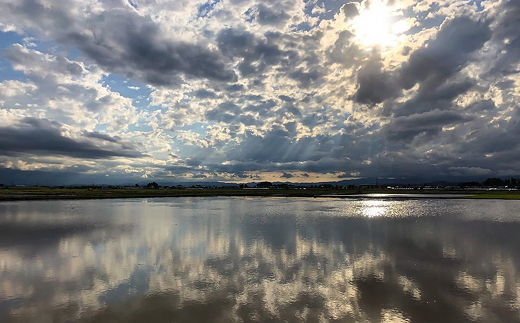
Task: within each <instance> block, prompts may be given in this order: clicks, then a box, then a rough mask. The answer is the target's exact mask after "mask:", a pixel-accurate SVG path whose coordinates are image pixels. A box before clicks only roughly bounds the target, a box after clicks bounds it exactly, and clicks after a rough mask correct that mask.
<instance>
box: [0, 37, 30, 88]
mask: <svg viewBox="0 0 520 323" xmlns="http://www.w3.org/2000/svg"><path fill="white" fill-rule="evenodd" d="M24 37H25V36H24V35H20V34H17V33H15V32H1V31H0V82H3V81H6V80H17V81H24V82H25V81H27V78H26V77H25V75H24V74H23V73H22V72H19V71H15V70H14V69H13V67H12V65H11V62H9V61H8V60H7V59H6V58H5V57H4V56H3V55H1V53H2V52H3V51H4V49H6V48H7V47H9V46H11V45H13V44H17V43H18V44H23V39H24Z"/></svg>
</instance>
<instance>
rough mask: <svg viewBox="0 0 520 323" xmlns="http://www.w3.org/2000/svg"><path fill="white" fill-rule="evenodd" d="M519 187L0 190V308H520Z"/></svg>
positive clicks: (502, 314)
mask: <svg viewBox="0 0 520 323" xmlns="http://www.w3.org/2000/svg"><path fill="white" fill-rule="evenodd" d="M519 268H520V201H490V200H485V201H481V200H439V199H432V200H428V199H418V200H413V199H412V200H388V199H381V198H379V199H378V198H374V199H348V200H345V199H319V198H316V199H303V198H302V199H297V198H213V197H212V198H171V199H170V198H167V199H139V200H137V199H136V200H90V201H32V202H5V203H0V322H159V323H161V322H165V323H166V322H520V275H519Z"/></svg>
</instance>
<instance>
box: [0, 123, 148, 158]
mask: <svg viewBox="0 0 520 323" xmlns="http://www.w3.org/2000/svg"><path fill="white" fill-rule="evenodd" d="M88 139H93V140H88ZM0 154H1V155H4V156H18V155H24V154H39V155H59V156H68V157H74V158H87V159H100V158H112V157H130V158H134V157H142V156H144V155H143V154H142V153H140V152H139V151H138V150H137V149H136V147H135V146H134V145H132V144H130V143H128V142H124V141H121V140H120V139H117V138H113V137H110V136H107V135H103V134H100V133H87V134H86V135H85V136H84V137H83V138H81V137H80V138H70V137H67V136H64V135H63V134H62V129H61V127H60V125H59V124H56V123H54V122H51V121H49V120H44V119H34V118H24V119H22V120H21V121H20V122H19V123H18V124H15V125H13V126H9V127H0Z"/></svg>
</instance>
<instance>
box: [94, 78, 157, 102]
mask: <svg viewBox="0 0 520 323" xmlns="http://www.w3.org/2000/svg"><path fill="white" fill-rule="evenodd" d="M102 82H103V84H104V85H107V86H108V87H110V90H112V91H114V92H118V93H119V94H121V95H122V96H124V97H126V98H129V99H132V100H133V103H134V105H135V106H136V107H138V108H146V107H148V106H149V102H148V97H149V95H150V93H151V90H150V89H149V88H148V87H147V86H146V85H144V84H142V83H137V82H134V81H132V80H130V79H128V78H126V77H124V76H120V75H117V74H109V75H105V76H104V77H103V81H102Z"/></svg>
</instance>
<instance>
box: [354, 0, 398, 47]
mask: <svg viewBox="0 0 520 323" xmlns="http://www.w3.org/2000/svg"><path fill="white" fill-rule="evenodd" d="M392 23H393V22H392V8H391V7H389V6H387V5H386V4H385V2H383V1H380V0H375V1H371V2H370V5H369V6H368V7H365V8H362V9H361V10H360V14H359V15H358V16H357V17H356V18H355V19H354V21H353V27H354V32H355V35H356V38H357V40H358V42H359V43H361V44H363V45H365V46H366V47H368V48H372V47H374V46H381V47H387V46H391V45H393V44H394V43H395V39H396V35H395V34H394V30H393V28H392V27H393V26H392Z"/></svg>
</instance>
